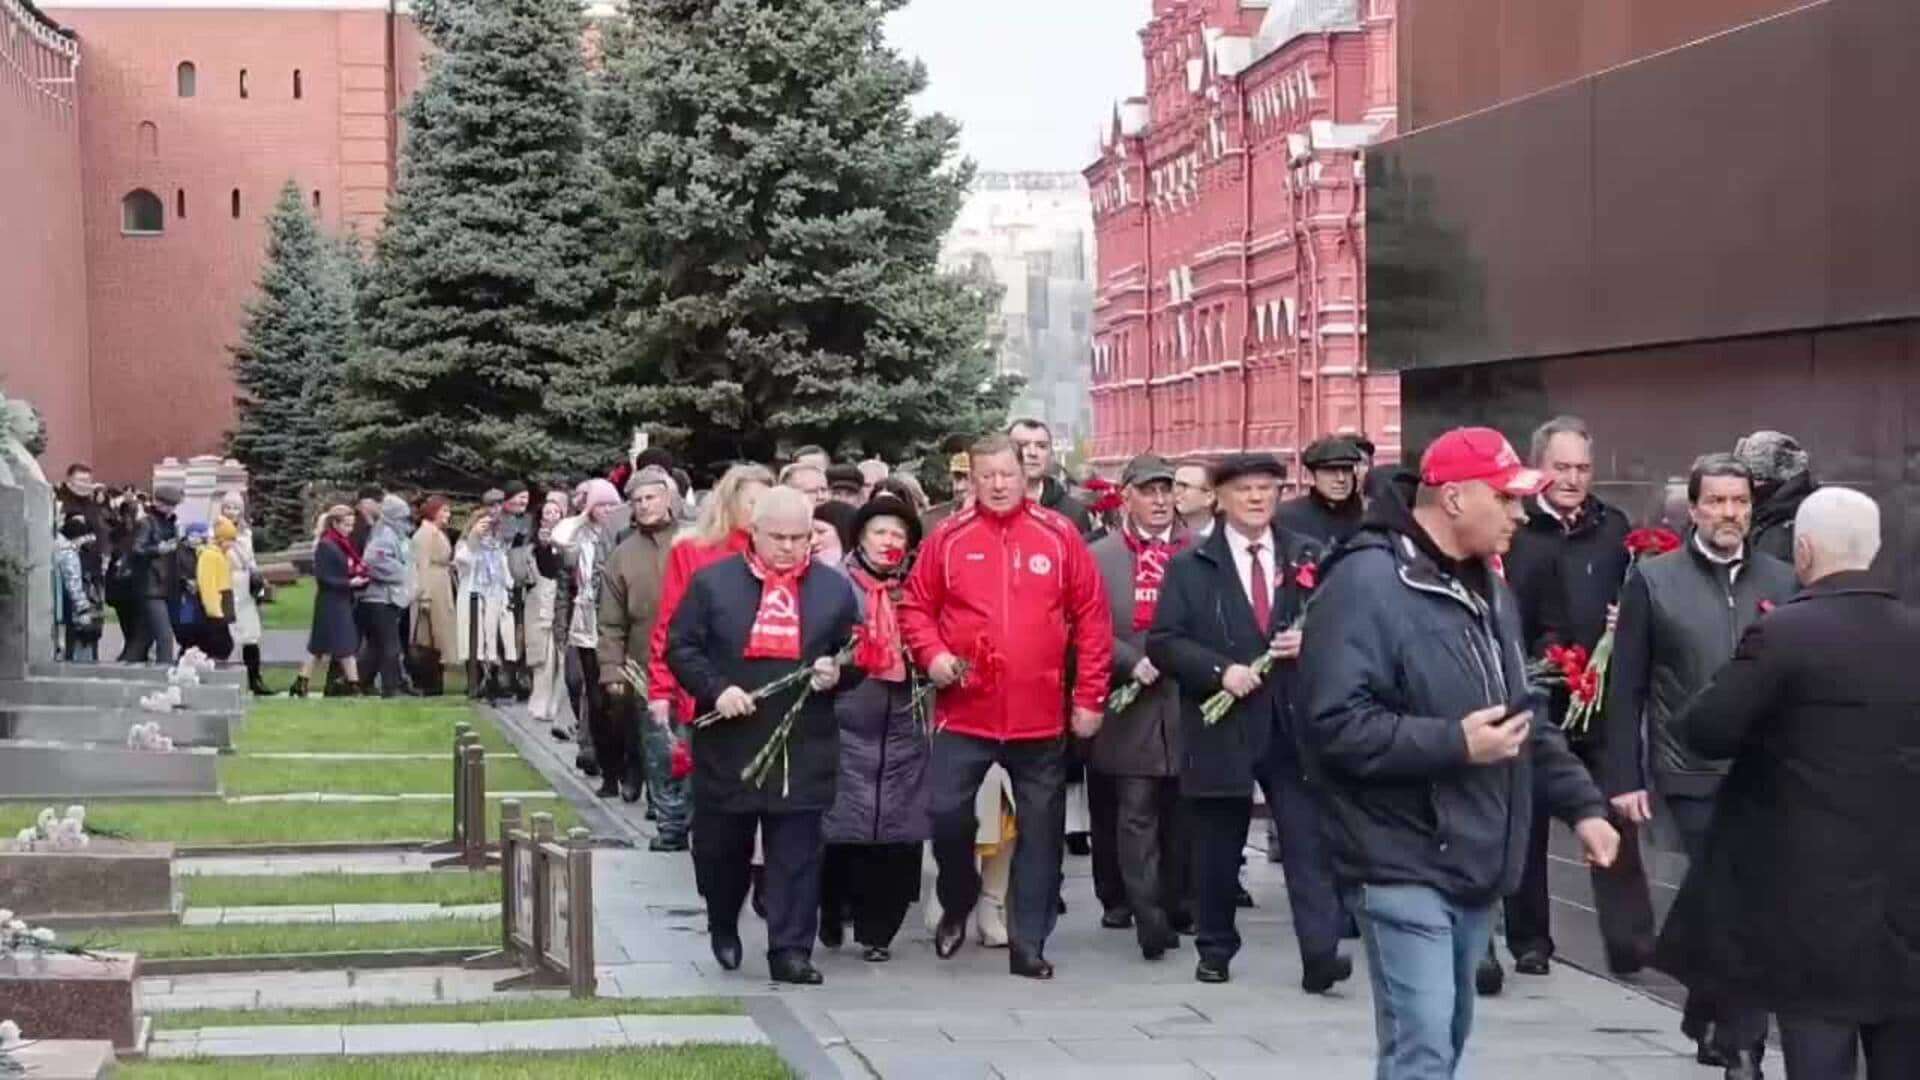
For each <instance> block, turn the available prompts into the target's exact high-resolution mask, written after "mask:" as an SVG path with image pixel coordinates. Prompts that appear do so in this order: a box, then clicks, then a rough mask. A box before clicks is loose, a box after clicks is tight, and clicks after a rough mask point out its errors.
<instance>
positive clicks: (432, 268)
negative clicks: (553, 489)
mask: <svg viewBox="0 0 1920 1080" xmlns="http://www.w3.org/2000/svg"><path fill="white" fill-rule="evenodd" d="M420 10H421V12H422V14H421V25H422V27H423V28H424V29H425V31H426V32H427V33H428V34H429V36H430V38H431V40H432V41H433V43H434V44H435V45H436V46H437V47H438V48H439V50H440V52H439V54H438V55H437V56H436V57H435V59H434V60H433V62H432V67H431V69H430V71H429V74H428V77H427V81H426V83H425V85H424V86H422V87H421V89H420V91H419V93H418V94H416V95H415V96H414V98H413V100H412V101H411V102H410V103H409V104H408V106H407V109H406V121H407V139H406V143H405V145H404V147H403V150H402V154H401V164H400V177H399V182H398V185H397V187H396V190H395V192H394V196H393V199H392V202H391V205H390V207H389V210H388V215H387V221H386V225H385V227H384V228H383V229H382V231H381V233H380V236H379V238H378V241H377V243H376V244H375V248H374V257H373V261H372V265H371V266H370V267H369V268H368V270H367V272H366V275H365V280H364V284H363V287H362V292H361V297H360V305H359V315H360V320H359V326H360V332H361V338H360V342H359V346H358V347H357V348H356V349H355V351H354V356H353V358H352V360H351V361H350V363H349V365H348V378H347V382H346V386H345V388H344V393H343V395H342V401H341V406H340V411H339V420H340V432H339V438H338V441H337V446H338V450H339V453H340V457H341V460H342V461H343V462H344V463H347V464H348V465H350V466H351V467H353V468H354V469H355V470H357V471H358V472H359V473H360V474H362V475H366V476H373V477H378V478H379V479H381V480H382V481H385V482H388V483H396V484H406V485H410V486H415V487H420V488H424V489H427V490H434V491H446V492H464V493H476V492H478V491H480V490H482V489H484V488H487V487H491V486H493V485H495V484H497V483H498V482H500V481H501V480H502V479H505V478H509V477H515V476H520V477H526V476H534V475H547V474H553V473H560V474H564V473H568V472H578V471H581V470H585V469H588V468H594V467H598V466H600V465H604V464H605V462H604V461H603V460H602V459H603V458H605V457H609V456H612V455H613V454H614V453H615V452H616V451H617V447H618V445H619V443H620V441H621V440H620V438H619V435H618V433H617V432H616V430H615V429H614V427H613V426H611V425H610V424H609V423H608V422H607V420H606V416H607V414H606V412H605V410H604V401H603V399H602V398H601V396H600V394H599V391H600V388H601V386H602V385H603V384H604V379H605V369H604V356H605V347H604V346H605V342H606V341H607V339H608V335H607V331H606V323H605V318H606V309H607V305H608V303H609V301H610V294H609V292H608V289H607V287H606V277H605V274H604V272H603V270H602V268H601V266H600V264H599V263H598V262H597V260H596V258H595V256H594V248H593V234H594V231H595V226H594V218H595V213H594V199H595V197H596V183H595V181H594V180H593V179H592V172H591V165H590V162H589V160H588V154H587V150H586V138H585V123H586V116H585V112H586V69H585V58H584V55H583V53H582V50H581V42H582V34H583V31H584V23H583V19H582V15H581V12H580V7H579V5H578V3H577V2H576V0H434V2H431V3H427V4H424V5H421V7H420Z"/></svg>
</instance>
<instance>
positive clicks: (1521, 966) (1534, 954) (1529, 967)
mask: <svg viewBox="0 0 1920 1080" xmlns="http://www.w3.org/2000/svg"><path fill="white" fill-rule="evenodd" d="M1513 970H1514V971H1516V972H1518V973H1520V974H1522V975H1546V974H1550V973H1551V972H1552V971H1553V962H1552V954H1551V953H1547V952H1542V951H1541V950H1539V949H1528V950H1526V951H1525V952H1523V953H1521V954H1520V955H1519V956H1517V957H1515V958H1514V961H1513Z"/></svg>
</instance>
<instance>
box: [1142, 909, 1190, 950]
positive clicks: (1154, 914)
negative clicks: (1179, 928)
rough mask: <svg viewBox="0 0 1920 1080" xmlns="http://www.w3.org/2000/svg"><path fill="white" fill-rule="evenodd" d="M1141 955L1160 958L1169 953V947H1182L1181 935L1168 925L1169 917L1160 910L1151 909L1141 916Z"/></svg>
mask: <svg viewBox="0 0 1920 1080" xmlns="http://www.w3.org/2000/svg"><path fill="white" fill-rule="evenodd" d="M1138 940H1139V942H1140V955H1141V956H1143V957H1145V958H1146V959H1148V960H1158V959H1160V958H1161V957H1162V956H1165V955H1166V954H1167V950H1168V949H1177V948H1179V947H1180V935H1179V934H1176V933H1174V932H1173V927H1171V926H1168V925H1167V917H1166V916H1165V915H1162V914H1160V913H1159V912H1158V911H1151V912H1148V913H1146V914H1145V915H1142V916H1141V917H1140V931H1139V936H1138Z"/></svg>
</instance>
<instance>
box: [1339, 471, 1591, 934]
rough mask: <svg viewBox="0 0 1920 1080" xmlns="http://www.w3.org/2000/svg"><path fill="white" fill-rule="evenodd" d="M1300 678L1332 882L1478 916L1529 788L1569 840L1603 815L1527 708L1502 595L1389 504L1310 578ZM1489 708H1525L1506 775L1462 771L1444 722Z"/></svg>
mask: <svg viewBox="0 0 1920 1080" xmlns="http://www.w3.org/2000/svg"><path fill="white" fill-rule="evenodd" d="M1475 585H1477V586H1478V588H1476V587H1475ZM1301 673H1302V677H1303V678H1304V679H1305V680H1306V686H1305V691H1306V715H1305V718H1304V719H1305V723H1304V728H1305V732H1304V736H1303V743H1304V745H1305V749H1306V754H1307V762H1306V764H1307V771H1308V774H1309V776H1311V777H1313V778H1314V779H1315V780H1317V781H1318V782H1319V783H1320V784H1322V785H1323V786H1324V788H1325V790H1326V792H1327V796H1328V798H1327V805H1328V829H1329V832H1330V841H1331V844H1332V847H1333V853H1334V870H1335V873H1336V874H1337V875H1338V876H1339V878H1340V879H1341V880H1342V881H1346V882H1356V883H1370V884H1395V883H1398V884H1419V885H1427V886H1430V887H1432V888H1434V889H1437V890H1439V891H1440V892H1441V893H1442V894H1444V895H1446V896H1448V897H1451V898H1453V899H1455V900H1458V901H1462V902H1466V903H1485V902H1488V901H1490V900H1492V899H1494V898H1496V897H1498V896H1502V895H1504V894H1507V893H1510V892H1512V891H1514V890H1515V889H1516V888H1518V887H1519V884H1520V875H1521V870H1522V864H1523V863H1524V861H1525V853H1526V850H1527V838H1528V829H1529V828H1530V827H1531V824H1532V816H1533V814H1532V804H1533V796H1534V791H1535V783H1536V780H1537V782H1538V786H1539V792H1540V794H1541V796H1542V797H1543V798H1545V800H1546V802H1547V805H1548V806H1549V807H1550V808H1551V809H1552V811H1553V812H1554V814H1555V815H1556V816H1558V817H1560V818H1562V819H1563V820H1565V821H1567V822H1568V823H1570V824H1571V823H1573V822H1575V821H1579V820H1582V819H1584V818H1588V817H1600V816H1602V814H1603V812H1604V809H1605V804H1604V802H1603V801H1602V800H1601V798H1600V792H1599V790H1598V789H1596V788H1595V787H1594V785H1593V781H1592V780H1591V779H1589V778H1588V776H1587V771H1586V769H1585V768H1583V767H1582V766H1581V764H1580V762H1579V760H1578V759H1577V758H1575V757H1574V756H1573V754H1572V753H1571V752H1570V751H1568V749H1567V744H1566V740H1565V739H1564V738H1563V737H1562V736H1561V733H1560V731H1559V730H1558V729H1557V728H1555V727H1554V726H1553V725H1552V724H1550V723H1547V722H1546V718H1545V716H1544V715H1543V714H1542V711H1541V710H1540V708H1539V707H1538V706H1539V703H1538V702H1536V701H1534V700H1532V698H1531V696H1530V693H1529V690H1528V688H1527V684H1526V657H1525V655H1524V654H1523V653H1522V652H1521V649H1520V618H1519V612H1518V611H1517V610H1516V608H1515V605H1514V601H1513V596H1512V594H1511V593H1510V592H1508V590H1507V586H1506V584H1505V583H1504V582H1502V581H1500V580H1499V579H1498V578H1497V577H1495V576H1493V575H1491V574H1489V573H1488V572H1487V571H1486V569H1485V568H1484V566H1478V565H1476V564H1472V563H1468V564H1452V563H1451V562H1450V561H1446V560H1444V557H1443V556H1441V555H1439V553H1438V552H1437V550H1436V549H1435V548H1434V547H1433V544H1432V541H1431V540H1429V539H1427V537H1426V533H1425V531H1424V530H1423V529H1421V527H1420V525H1419V524H1418V522H1416V521H1415V520H1414V518H1413V516H1412V514H1411V513H1410V512H1409V511H1408V510H1407V508H1406V507H1405V505H1404V504H1402V503H1400V502H1399V501H1397V500H1395V499H1384V498H1383V499H1381V500H1380V501H1379V502H1378V503H1377V504H1376V505H1375V506H1374V508H1373V509H1372V510H1371V511H1370V512H1369V515H1368V523H1367V525H1366V526H1364V527H1363V528H1362V529H1361V530H1360V531H1359V532H1358V533H1355V534H1354V536H1353V537H1352V538H1351V539H1349V540H1348V541H1347V543H1346V544H1345V545H1343V546H1342V547H1341V548H1340V549H1339V550H1338V551H1336V552H1335V553H1334V554H1333V556H1332V557H1331V558H1330V559H1329V560H1328V562H1327V564H1326V566H1325V567H1324V569H1323V570H1322V573H1321V581H1320V591H1319V595H1318V596H1316V597H1315V599H1314V603H1313V606H1312V608H1311V609H1310V611H1309V613H1308V615H1307V624H1306V642H1305V652H1304V654H1303V656H1302V657H1301ZM1489 705H1507V706H1510V707H1520V708H1533V709H1534V711H1535V723H1534V724H1533V727H1532V733H1533V734H1532V740H1531V743H1530V745H1529V747H1528V749H1527V751H1526V752H1524V753H1522V754H1521V755H1520V756H1519V757H1517V758H1515V759H1514V760H1512V761H1509V762H1503V763H1501V764H1498V765H1473V764H1470V763H1469V762H1468V760H1467V741H1466V734H1465V732H1464V731H1463V730H1462V728H1461V726H1460V721H1461V718H1462V717H1464V716H1466V715H1467V714H1468V713H1470V712H1473V711H1474V710H1476V709H1482V708H1486V707H1487V706H1489ZM1536 774H1537V775H1536Z"/></svg>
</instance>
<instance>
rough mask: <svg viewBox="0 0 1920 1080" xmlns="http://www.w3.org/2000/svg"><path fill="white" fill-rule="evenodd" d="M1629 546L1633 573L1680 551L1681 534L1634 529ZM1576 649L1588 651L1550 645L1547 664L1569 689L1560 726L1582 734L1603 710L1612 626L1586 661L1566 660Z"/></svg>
mask: <svg viewBox="0 0 1920 1080" xmlns="http://www.w3.org/2000/svg"><path fill="white" fill-rule="evenodd" d="M1626 547H1627V555H1628V562H1627V569H1628V571H1629V572H1631V571H1632V569H1633V567H1635V566H1637V565H1639V563H1640V560H1641V559H1647V558H1652V557H1653V556H1655V555H1665V554H1666V553H1667V552H1669V551H1678V550H1679V549H1680V534H1679V533H1676V532H1674V531H1673V530H1672V529H1663V528H1657V527H1656V528H1648V529H1635V530H1633V531H1632V532H1630V533H1628V534H1627V544H1626ZM1556 650H1558V659H1556ZM1576 652H1577V653H1584V652H1585V650H1584V649H1580V647H1579V646H1577V645H1576V646H1573V647H1572V648H1571V649H1560V648H1559V647H1558V646H1553V647H1549V648H1548V649H1547V659H1546V665H1547V666H1549V667H1558V668H1559V669H1560V672H1561V675H1562V680H1561V684H1562V685H1564V686H1566V688H1567V698H1568V703H1567V716H1566V719H1565V720H1564V721H1563V722H1562V723H1561V727H1563V728H1565V729H1566V730H1567V731H1569V732H1572V733H1575V734H1583V733H1585V732H1586V730H1587V728H1588V727H1590V726H1591V725H1592V723H1593V718H1594V717H1595V716H1597V715H1599V713H1600V703H1601V700H1602V698H1603V696H1604V692H1605V690H1606V686H1607V666H1608V664H1610V663H1611V662H1612V660H1613V627H1611V626H1609V627H1607V632H1606V633H1604V634H1602V635H1600V641H1599V642H1598V643H1597V644H1595V645H1594V647H1593V655H1592V656H1591V657H1586V658H1585V662H1584V663H1581V664H1569V663H1567V661H1569V660H1571V659H1572V658H1574V656H1575V655H1576Z"/></svg>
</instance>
